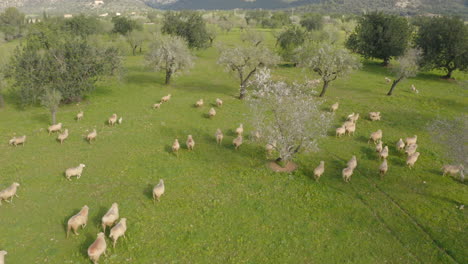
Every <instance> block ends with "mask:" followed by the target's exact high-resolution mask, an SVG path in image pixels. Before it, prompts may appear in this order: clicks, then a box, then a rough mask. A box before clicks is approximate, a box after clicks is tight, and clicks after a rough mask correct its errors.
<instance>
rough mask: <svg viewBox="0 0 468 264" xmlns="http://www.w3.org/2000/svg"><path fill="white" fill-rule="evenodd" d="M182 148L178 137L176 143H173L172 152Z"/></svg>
mask: <svg viewBox="0 0 468 264" xmlns="http://www.w3.org/2000/svg"><path fill="white" fill-rule="evenodd" d="M179 149H180V144H179V140H178V139H177V138H176V139H175V140H174V143H172V152H175V153H177V152H178V151H179Z"/></svg>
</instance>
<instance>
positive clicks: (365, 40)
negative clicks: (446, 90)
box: [346, 12, 411, 65]
mask: <svg viewBox="0 0 468 264" xmlns="http://www.w3.org/2000/svg"><path fill="white" fill-rule="evenodd" d="M410 36H411V28H410V26H409V24H408V21H407V20H406V19H405V18H404V17H399V16H395V15H388V14H384V13H382V12H372V13H369V14H366V15H363V16H362V17H361V18H360V19H359V23H358V26H357V27H356V29H355V31H354V33H352V34H351V36H350V37H349V38H348V40H347V41H346V47H347V48H348V49H350V50H352V51H353V52H356V53H358V54H361V55H363V56H364V57H365V58H376V59H381V60H383V64H384V65H388V63H389V62H390V59H391V58H392V57H397V56H401V55H403V53H404V52H405V50H406V48H407V47H408V42H409V39H410Z"/></svg>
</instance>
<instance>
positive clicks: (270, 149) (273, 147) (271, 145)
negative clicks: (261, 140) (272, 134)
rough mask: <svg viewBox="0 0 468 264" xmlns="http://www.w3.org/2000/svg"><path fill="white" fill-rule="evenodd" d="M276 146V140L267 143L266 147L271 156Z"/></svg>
mask: <svg viewBox="0 0 468 264" xmlns="http://www.w3.org/2000/svg"><path fill="white" fill-rule="evenodd" d="M275 148H276V140H275V141H273V142H271V143H268V144H266V146H265V149H266V151H267V155H268V156H270V155H271V153H273V150H274V149H275Z"/></svg>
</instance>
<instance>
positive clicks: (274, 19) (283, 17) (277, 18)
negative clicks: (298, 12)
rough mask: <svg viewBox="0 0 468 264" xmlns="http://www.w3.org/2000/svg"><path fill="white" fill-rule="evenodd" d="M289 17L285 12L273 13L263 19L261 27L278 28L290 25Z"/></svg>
mask: <svg viewBox="0 0 468 264" xmlns="http://www.w3.org/2000/svg"><path fill="white" fill-rule="evenodd" d="M290 22H291V21H290V20H289V15H288V13H285V12H273V14H272V15H271V17H270V18H264V19H263V20H262V21H261V25H262V27H264V28H280V27H283V26H286V25H289V24H290Z"/></svg>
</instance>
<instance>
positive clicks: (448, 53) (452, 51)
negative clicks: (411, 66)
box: [415, 17, 468, 79]
mask: <svg viewBox="0 0 468 264" xmlns="http://www.w3.org/2000/svg"><path fill="white" fill-rule="evenodd" d="M417 24H418V25H419V30H418V34H417V37H416V41H415V42H416V45H417V46H418V47H419V48H420V49H422V51H423V60H422V64H423V65H424V66H425V67H426V68H428V69H442V70H444V71H445V72H446V75H445V76H444V78H447V79H448V78H451V77H452V73H453V72H454V71H455V70H457V69H459V70H467V69H468V26H467V25H465V24H464V22H463V20H461V19H459V18H456V17H435V18H430V19H423V20H420V23H417Z"/></svg>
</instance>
